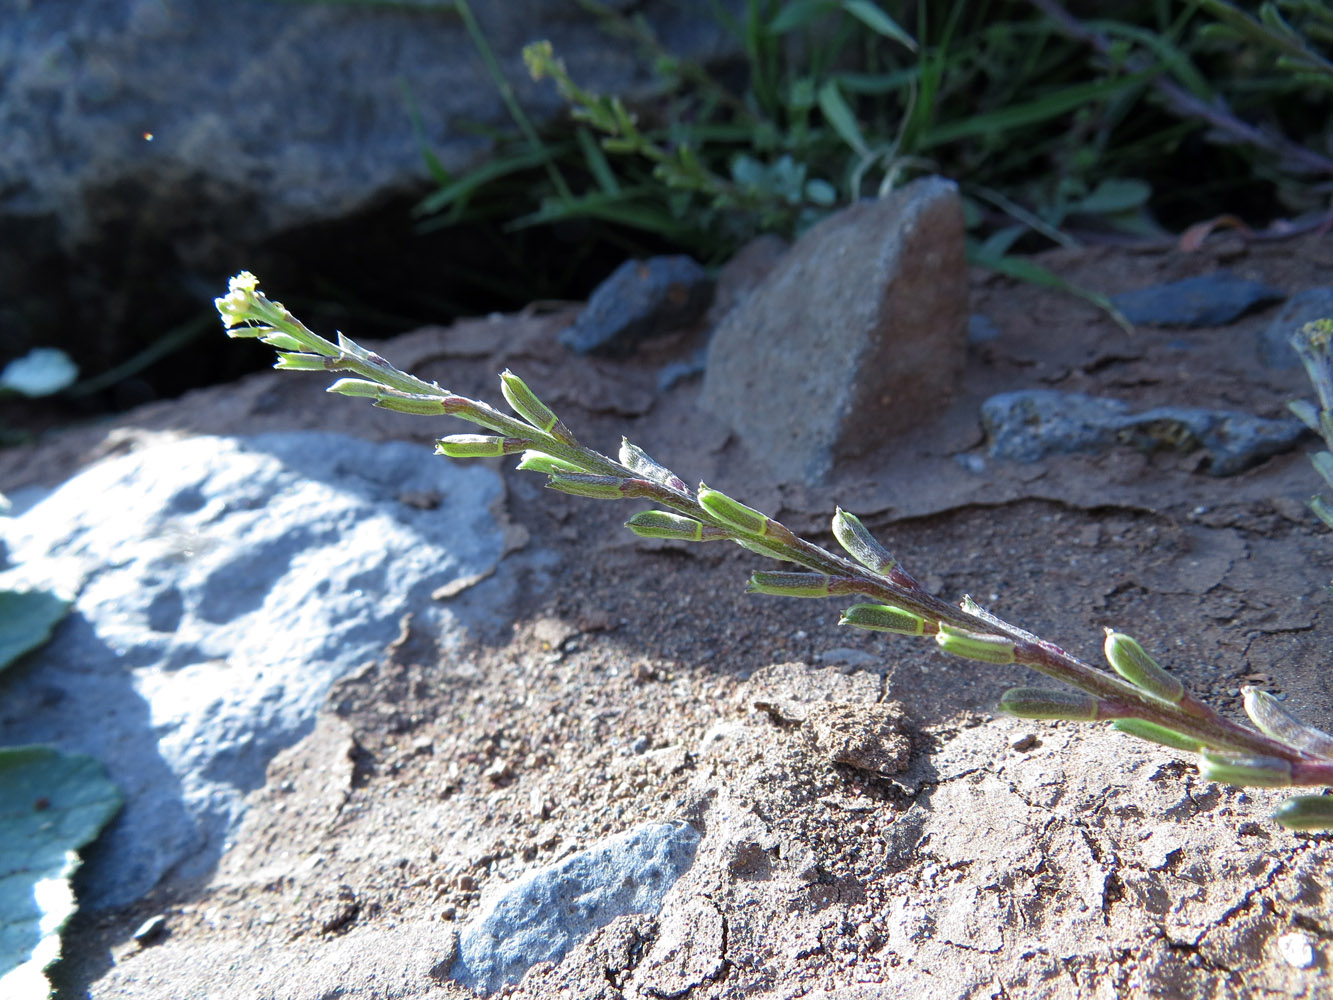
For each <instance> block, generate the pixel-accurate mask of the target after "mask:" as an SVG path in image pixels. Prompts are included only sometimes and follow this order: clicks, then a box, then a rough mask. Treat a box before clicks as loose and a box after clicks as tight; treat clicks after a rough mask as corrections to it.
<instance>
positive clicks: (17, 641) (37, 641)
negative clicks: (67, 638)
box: [0, 590, 70, 670]
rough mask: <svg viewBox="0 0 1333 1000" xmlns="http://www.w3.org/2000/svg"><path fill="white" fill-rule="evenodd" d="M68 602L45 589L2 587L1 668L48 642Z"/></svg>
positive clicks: (0, 618)
mask: <svg viewBox="0 0 1333 1000" xmlns="http://www.w3.org/2000/svg"><path fill="white" fill-rule="evenodd" d="M69 604H70V602H69V601H67V600H65V599H64V598H61V597H57V596H56V595H55V594H52V593H49V592H47V591H45V590H0V670H4V669H5V667H7V666H9V665H10V664H11V663H13V662H14V661H15V660H17V659H18V658H19V657H20V656H22V655H23V654H24V653H27V652H29V651H31V650H34V649H36V648H37V647H38V646H40V645H41V644H42V643H44V642H46V640H47V639H49V638H50V637H51V629H53V628H54V627H55V625H56V623H57V622H58V621H60V619H62V618H64V617H65V613H66V612H68V611H69Z"/></svg>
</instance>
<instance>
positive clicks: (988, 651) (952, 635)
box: [935, 622, 1014, 663]
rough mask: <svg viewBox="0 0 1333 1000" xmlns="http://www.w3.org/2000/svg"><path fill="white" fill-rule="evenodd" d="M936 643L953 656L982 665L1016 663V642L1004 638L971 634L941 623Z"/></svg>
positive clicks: (936, 634)
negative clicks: (976, 661) (978, 662)
mask: <svg viewBox="0 0 1333 1000" xmlns="http://www.w3.org/2000/svg"><path fill="white" fill-rule="evenodd" d="M935 642H937V643H938V644H939V647H940V649H941V650H943V651H944V652H946V653H948V654H950V655H951V656H961V657H962V658H963V659H965V660H980V661H981V662H982V663H1013V662H1014V641H1013V640H1012V639H1006V638H1005V637H1004V636H999V635H987V634H985V633H983V632H969V631H968V630H967V629H961V628H955V627H954V626H952V625H947V624H945V623H944V622H940V630H939V631H938V632H937V633H935Z"/></svg>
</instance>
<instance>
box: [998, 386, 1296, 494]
mask: <svg viewBox="0 0 1333 1000" xmlns="http://www.w3.org/2000/svg"><path fill="white" fill-rule="evenodd" d="M981 422H982V424H983V426H984V427H985V428H986V433H987V435H988V436H989V437H990V441H991V447H990V453H991V455H992V456H993V457H995V458H1007V459H1010V460H1013V461H1017V462H1036V461H1040V460H1041V459H1043V458H1045V457H1046V456H1047V455H1057V454H1070V453H1073V452H1084V453H1095V452H1099V451H1105V450H1106V449H1107V448H1111V447H1113V446H1115V445H1127V446H1129V447H1131V448H1135V449H1137V450H1139V451H1142V452H1149V453H1151V452H1155V451H1178V452H1191V451H1202V452H1203V456H1202V460H1201V461H1200V463H1199V471H1201V472H1206V473H1207V474H1208V475H1211V476H1233V475H1235V474H1236V473H1238V472H1244V471H1245V470H1246V469H1248V468H1250V467H1251V466H1253V465H1257V464H1258V463H1259V462H1262V461H1263V460H1264V459H1266V458H1270V457H1272V456H1273V455H1278V454H1281V453H1282V452H1284V451H1290V450H1291V449H1292V448H1294V447H1295V446H1296V443H1297V442H1298V441H1300V439H1301V438H1302V437H1304V436H1305V434H1306V433H1307V431H1306V428H1305V426H1304V425H1303V424H1302V423H1301V422H1300V421H1299V420H1293V419H1285V420H1267V419H1264V418H1263V417H1256V416H1254V415H1253V414H1249V413H1238V412H1236V411H1233V410H1206V409H1198V408H1194V407H1184V406H1159V407H1154V408H1153V409H1151V410H1144V411H1143V412H1142V413H1131V412H1130V411H1129V406H1128V405H1127V404H1125V403H1124V402H1122V401H1121V400H1118V399H1102V398H1099V397H1096V396H1087V395H1084V394H1083V393H1078V392H1060V391H1059V390H1057V389H1027V390H1021V391H1019V392H1004V393H1000V394H999V395H996V396H992V397H991V398H990V399H988V400H986V402H984V403H983V404H982V405H981Z"/></svg>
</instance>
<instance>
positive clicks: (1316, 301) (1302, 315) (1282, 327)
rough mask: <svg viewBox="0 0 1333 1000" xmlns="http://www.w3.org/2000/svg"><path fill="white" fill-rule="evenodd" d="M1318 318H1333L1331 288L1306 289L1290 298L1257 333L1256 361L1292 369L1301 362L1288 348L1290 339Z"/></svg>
mask: <svg viewBox="0 0 1333 1000" xmlns="http://www.w3.org/2000/svg"><path fill="white" fill-rule="evenodd" d="M1317 319H1333V288H1328V287H1325V288H1309V289H1306V290H1305V291H1303V292H1299V293H1297V294H1296V295H1293V296H1292V297H1291V298H1290V299H1289V300H1288V301H1287V303H1286V305H1284V306H1283V307H1282V308H1281V309H1280V310H1278V314H1277V315H1276V316H1275V317H1274V318H1273V322H1271V323H1269V324H1268V326H1267V327H1266V328H1265V329H1264V331H1263V332H1262V333H1261V334H1259V360H1260V361H1262V362H1263V363H1264V365H1265V366H1266V367H1268V368H1295V367H1296V366H1297V365H1299V364H1300V363H1301V359H1300V358H1298V357H1297V356H1296V350H1295V348H1293V347H1292V346H1291V336H1292V334H1294V333H1295V332H1296V331H1297V330H1299V329H1300V328H1301V327H1303V326H1304V325H1305V324H1306V323H1313V322H1314V321H1315V320H1317Z"/></svg>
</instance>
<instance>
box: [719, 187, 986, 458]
mask: <svg viewBox="0 0 1333 1000" xmlns="http://www.w3.org/2000/svg"><path fill="white" fill-rule="evenodd" d="M967 317H968V307H967V268H966V263H965V258H964V249H963V210H962V205H961V202H960V201H959V198H958V190H957V187H956V186H955V185H954V184H953V183H952V182H950V181H946V180H942V179H940V178H927V179H924V180H919V181H916V182H915V183H913V184H910V185H908V186H907V187H905V188H903V189H901V190H899V191H895V192H894V193H893V194H891V195H889V196H888V197H886V198H883V199H880V200H878V201H864V202H860V203H858V204H855V205H852V206H850V207H848V208H846V209H844V210H843V211H841V212H839V213H837V214H836V215H834V216H831V217H830V218H828V219H825V220H824V221H823V222H821V223H819V225H817V226H815V227H814V228H812V229H811V230H810V231H809V232H807V233H806V234H805V235H804V236H803V237H802V238H801V239H800V240H799V241H797V243H796V244H795V246H793V247H792V248H791V250H790V251H789V252H788V253H787V254H786V255H785V256H784V257H783V258H782V259H781V260H780V261H779V262H778V264H777V265H776V267H774V269H773V270H772V272H771V273H770V274H769V275H768V277H767V278H766V279H765V280H764V281H763V282H762V283H761V284H760V285H759V286H758V287H757V288H756V289H755V290H754V292H753V293H752V294H750V295H749V296H748V297H747V298H745V299H744V300H743V301H742V302H741V303H740V304H739V305H738V306H737V308H735V309H734V310H732V311H731V313H729V314H728V315H727V317H726V318H725V319H724V320H723V321H722V323H721V325H720V326H719V327H718V329H717V331H716V332H715V333H714V335H713V341H712V344H711V346H710V348H709V354H708V366H707V369H706V371H705V373H704V386H703V400H702V401H703V403H704V405H705V406H707V407H708V408H709V409H711V410H712V411H713V412H714V413H716V414H717V415H718V416H719V417H721V418H722V419H723V420H725V421H726V422H727V423H728V424H730V425H731V427H732V429H733V430H735V431H736V433H737V434H739V435H740V437H741V439H742V440H743V441H744V442H745V444H746V447H748V448H749V450H750V451H751V453H753V454H754V455H756V456H758V457H760V458H761V459H762V460H763V461H765V462H766V464H767V465H768V466H769V468H770V469H771V470H772V472H773V474H774V475H775V476H777V477H780V478H784V479H786V478H794V479H801V480H804V481H805V482H807V483H812V484H813V483H818V482H821V481H823V480H824V479H826V478H827V476H828V474H829V472H830V470H831V469H832V468H833V465H834V463H836V462H837V461H838V460H839V459H841V458H844V457H849V456H854V455H858V454H861V453H864V452H866V451H868V450H870V449H871V448H873V447H874V446H875V445H876V444H878V443H879V442H881V441H882V440H883V439H884V438H885V437H886V436H887V435H889V434H893V433H896V432H897V431H899V430H901V429H903V428H906V427H909V426H911V425H912V424H914V423H917V422H919V421H920V420H922V419H923V418H924V417H926V416H928V415H929V414H931V413H933V412H936V411H938V410H939V408H940V406H941V405H942V404H943V403H944V401H945V400H946V399H947V398H948V397H949V395H950V394H951V393H952V392H953V390H954V387H955V385H956V383H957V381H958V378H959V375H960V374H961V372H962V367H963V362H964V358H965V354H966V350H967Z"/></svg>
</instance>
